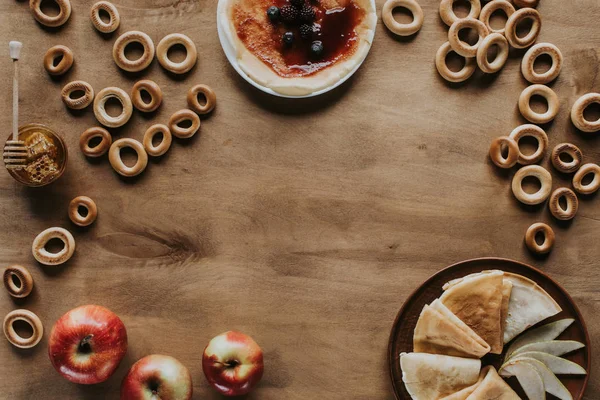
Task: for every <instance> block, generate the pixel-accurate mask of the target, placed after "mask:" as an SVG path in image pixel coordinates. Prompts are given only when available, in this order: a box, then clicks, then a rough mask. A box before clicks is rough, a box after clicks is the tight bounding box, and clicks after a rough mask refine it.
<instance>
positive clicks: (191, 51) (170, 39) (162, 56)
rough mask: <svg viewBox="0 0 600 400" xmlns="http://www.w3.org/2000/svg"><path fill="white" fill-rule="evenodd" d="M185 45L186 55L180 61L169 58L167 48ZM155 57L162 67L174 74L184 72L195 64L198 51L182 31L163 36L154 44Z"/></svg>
mask: <svg viewBox="0 0 600 400" xmlns="http://www.w3.org/2000/svg"><path fill="white" fill-rule="evenodd" d="M178 44H180V45H182V46H183V47H185V51H186V56H185V59H184V60H183V61H181V62H174V61H171V60H170V59H169V49H170V48H171V47H173V46H175V45H178ZM156 58H158V62H159V63H160V65H162V67H163V68H164V69H166V70H167V71H170V72H172V73H174V74H185V73H186V72H188V71H189V70H191V69H192V68H194V65H196V62H197V61H198V51H197V50H196V45H195V44H194V42H193V41H192V39H190V38H189V37H187V36H186V35H184V34H182V33H171V34H170V35H167V36H165V37H164V38H162V40H161V41H160V42H159V43H158V46H156Z"/></svg>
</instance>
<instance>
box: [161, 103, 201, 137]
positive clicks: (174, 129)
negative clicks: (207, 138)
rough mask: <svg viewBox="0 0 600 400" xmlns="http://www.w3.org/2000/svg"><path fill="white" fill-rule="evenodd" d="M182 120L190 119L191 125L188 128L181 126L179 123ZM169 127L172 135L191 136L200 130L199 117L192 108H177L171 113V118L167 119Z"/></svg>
mask: <svg viewBox="0 0 600 400" xmlns="http://www.w3.org/2000/svg"><path fill="white" fill-rule="evenodd" d="M183 121H190V122H191V125H190V126H189V127H188V128H182V127H180V126H179V124H180V123H182V122H183ZM169 129H170V130H171V133H172V134H173V136H176V137H178V138H180V139H187V138H191V137H192V136H194V135H195V134H196V132H198V130H200V117H198V114H196V113H195V112H193V111H192V110H188V109H183V110H179V111H177V112H176V113H175V114H173V115H171V118H170V119H169Z"/></svg>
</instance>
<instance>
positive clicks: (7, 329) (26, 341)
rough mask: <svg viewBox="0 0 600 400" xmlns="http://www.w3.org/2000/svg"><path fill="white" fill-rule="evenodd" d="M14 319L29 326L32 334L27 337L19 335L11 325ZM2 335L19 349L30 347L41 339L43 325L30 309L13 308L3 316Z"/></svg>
mask: <svg viewBox="0 0 600 400" xmlns="http://www.w3.org/2000/svg"><path fill="white" fill-rule="evenodd" d="M16 321H23V322H25V323H26V324H28V325H29V326H31V330H32V331H33V333H32V335H31V336H30V337H28V338H24V337H22V336H20V335H19V334H18V333H17V331H15V328H14V326H13V324H14V323H15V322H16ZM4 336H6V339H8V341H9V342H10V343H11V344H12V345H13V346H15V347H18V348H20V349H30V348H32V347H34V346H35V345H37V344H38V343H39V342H40V340H42V336H44V326H43V325H42V321H41V320H40V318H39V317H38V316H37V315H35V314H34V313H32V312H31V311H29V310H22V309H21V310H13V311H11V312H9V313H8V314H7V315H6V317H5V318H4Z"/></svg>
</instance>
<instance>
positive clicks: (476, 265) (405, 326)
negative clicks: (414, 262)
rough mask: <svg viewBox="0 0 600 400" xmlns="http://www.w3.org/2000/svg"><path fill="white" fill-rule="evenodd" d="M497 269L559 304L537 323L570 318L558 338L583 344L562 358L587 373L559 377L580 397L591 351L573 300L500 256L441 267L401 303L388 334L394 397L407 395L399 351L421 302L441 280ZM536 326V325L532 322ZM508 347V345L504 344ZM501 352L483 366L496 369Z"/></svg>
mask: <svg viewBox="0 0 600 400" xmlns="http://www.w3.org/2000/svg"><path fill="white" fill-rule="evenodd" d="M489 269H499V270H502V271H506V272H513V273H516V274H520V275H523V276H525V277H527V278H529V279H531V280H533V281H535V282H536V283H537V284H538V285H540V286H541V287H542V288H544V290H546V291H547V292H548V293H549V294H550V295H551V296H552V297H553V298H554V300H556V302H557V303H558V304H559V305H560V306H561V308H562V309H563V311H562V312H561V313H559V314H558V315H555V316H554V317H552V318H548V319H547V320H545V321H542V322H541V323H540V324H538V325H544V324H546V323H548V322H552V321H555V320H558V319H563V318H573V319H575V322H574V323H573V324H572V325H571V326H570V327H569V328H568V329H567V330H566V331H565V332H563V333H562V334H561V335H560V336H559V337H558V339H561V340H577V341H579V342H582V343H585V345H586V347H585V348H583V349H580V350H577V351H575V352H573V353H571V354H568V355H567V356H565V358H567V359H569V360H571V361H573V362H576V363H577V364H579V365H581V366H583V367H584V368H585V369H586V371H588V375H586V376H567V375H561V376H559V378H560V380H561V381H562V383H563V384H564V385H565V386H566V387H567V389H569V391H570V392H571V394H572V395H573V398H574V399H582V398H583V392H584V391H585V388H586V386H587V383H588V379H589V371H590V367H591V352H590V337H589V335H588V331H587V327H586V326H585V322H584V321H583V318H582V317H581V313H580V312H579V309H578V308H577V306H576V305H575V303H574V302H573V299H572V298H571V296H569V294H568V293H567V292H566V291H565V289H563V288H562V287H561V286H560V285H559V284H558V283H556V282H555V281H554V280H552V278H550V277H549V276H548V275H546V274H544V273H543V272H541V271H540V270H538V269H536V268H533V267H531V266H529V265H526V264H523V263H520V262H517V261H512V260H506V259H502V258H478V259H474V260H468V261H462V262H459V263H458V264H454V265H451V266H450V267H448V268H446V269H443V270H441V271H440V272H438V273H437V274H435V275H433V276H432V277H431V278H429V279H428V280H427V281H426V282H425V283H423V284H422V285H421V286H420V287H419V288H418V289H417V290H416V291H415V292H414V293H413V294H412V295H411V296H410V297H409V298H408V299H407V300H406V302H405V303H404V305H403V306H402V308H401V309H400V312H398V316H397V317H396V320H395V321H394V326H393V327H392V332H391V334H390V342H389V346H388V363H389V368H390V376H391V378H392V385H393V387H394V394H395V396H396V398H397V399H400V400H408V399H410V395H409V394H408V392H407V391H406V388H405V387H404V383H403V382H402V370H401V369H400V353H402V352H406V353H409V352H411V351H412V350H413V343H412V341H413V332H414V330H415V326H416V325H417V320H418V318H419V315H420V314H421V310H422V309H423V306H425V304H429V303H431V302H432V301H433V300H435V299H436V298H438V297H440V296H441V295H442V292H443V290H442V286H443V285H444V283H446V282H448V281H450V280H452V279H455V278H461V277H463V276H465V275H468V274H472V273H475V272H481V271H483V270H489ZM536 326H537V325H536ZM504 348H505V349H508V346H504ZM503 359H504V354H502V355H501V356H497V355H487V356H485V357H484V358H483V359H482V362H483V365H490V364H491V365H494V366H495V367H496V369H498V368H499V367H500V366H501V364H502V360H503ZM507 382H508V383H509V384H510V386H511V387H512V388H513V389H514V390H515V391H516V392H517V393H518V394H519V396H520V397H521V398H523V399H526V398H527V396H525V393H524V392H523V391H522V389H521V387H520V385H519V383H518V382H517V380H516V379H515V378H514V377H512V378H510V379H509V380H508V381H507ZM547 396H548V398H549V399H553V398H554V397H553V396H552V395H550V394H548V395H547Z"/></svg>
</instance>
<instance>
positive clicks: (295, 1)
mask: <svg viewBox="0 0 600 400" xmlns="http://www.w3.org/2000/svg"><path fill="white" fill-rule="evenodd" d="M290 3H291V5H293V6H294V7H297V8H300V7H302V6H303V5H304V0H290Z"/></svg>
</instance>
